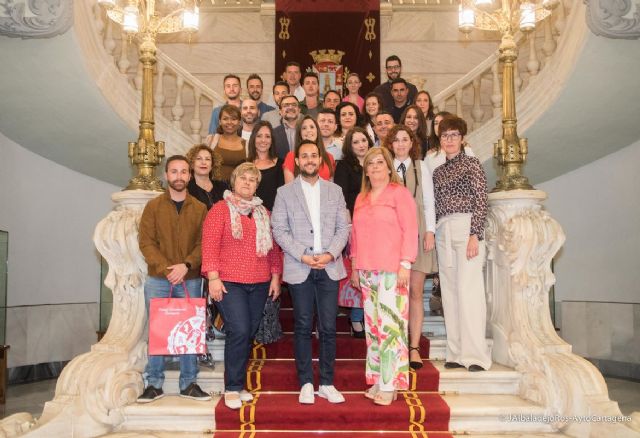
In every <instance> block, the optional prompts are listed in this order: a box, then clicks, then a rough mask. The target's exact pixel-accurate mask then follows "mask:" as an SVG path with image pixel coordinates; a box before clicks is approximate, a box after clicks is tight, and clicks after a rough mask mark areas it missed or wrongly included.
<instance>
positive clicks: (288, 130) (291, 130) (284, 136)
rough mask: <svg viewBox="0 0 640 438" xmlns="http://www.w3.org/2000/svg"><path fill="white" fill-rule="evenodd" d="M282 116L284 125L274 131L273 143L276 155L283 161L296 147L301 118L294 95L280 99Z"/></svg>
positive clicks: (298, 105)
mask: <svg viewBox="0 0 640 438" xmlns="http://www.w3.org/2000/svg"><path fill="white" fill-rule="evenodd" d="M280 116H281V118H282V123H281V124H280V126H278V127H277V128H275V129H274V130H273V141H274V145H275V149H276V155H278V158H282V159H283V160H284V159H285V157H286V156H287V154H288V153H289V152H291V151H293V149H294V148H295V146H296V125H297V123H298V119H299V118H300V104H299V102H298V99H297V98H296V97H295V96H293V95H291V94H290V95H287V96H284V97H283V98H282V99H280Z"/></svg>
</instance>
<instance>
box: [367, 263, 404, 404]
mask: <svg viewBox="0 0 640 438" xmlns="http://www.w3.org/2000/svg"><path fill="white" fill-rule="evenodd" d="M359 275H360V288H361V290H362V297H363V299H364V326H365V332H366V340H367V363H366V371H365V376H366V379H367V384H368V385H375V384H378V385H379V387H380V390H382V391H393V390H396V389H399V390H406V389H409V349H408V345H409V342H408V327H407V326H408V320H409V290H408V289H407V288H406V287H403V288H398V287H397V279H398V275H397V273H395V272H383V271H364V270H360V272H359Z"/></svg>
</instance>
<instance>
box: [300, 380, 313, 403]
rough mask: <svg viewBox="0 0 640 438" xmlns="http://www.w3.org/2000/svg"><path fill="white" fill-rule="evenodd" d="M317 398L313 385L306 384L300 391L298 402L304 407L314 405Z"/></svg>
mask: <svg viewBox="0 0 640 438" xmlns="http://www.w3.org/2000/svg"><path fill="white" fill-rule="evenodd" d="M315 401H316V400H315V397H314V395H313V384H312V383H305V384H304V385H302V388H301V389H300V396H298V402H300V403H301V404H303V405H312V404H314V403H315Z"/></svg>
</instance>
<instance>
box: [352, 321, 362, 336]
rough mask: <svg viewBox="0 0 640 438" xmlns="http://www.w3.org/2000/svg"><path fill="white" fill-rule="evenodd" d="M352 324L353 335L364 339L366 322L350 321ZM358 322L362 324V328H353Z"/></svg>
mask: <svg viewBox="0 0 640 438" xmlns="http://www.w3.org/2000/svg"><path fill="white" fill-rule="evenodd" d="M349 322H350V324H351V336H353V337H354V338H357V339H364V323H363V322H362V321H349ZM354 323H358V324H360V326H362V330H356V329H355V328H353V324H354Z"/></svg>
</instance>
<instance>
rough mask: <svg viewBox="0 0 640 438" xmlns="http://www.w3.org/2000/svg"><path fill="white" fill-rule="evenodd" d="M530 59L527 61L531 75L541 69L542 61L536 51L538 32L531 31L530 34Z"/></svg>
mask: <svg viewBox="0 0 640 438" xmlns="http://www.w3.org/2000/svg"><path fill="white" fill-rule="evenodd" d="M528 38H529V60H528V61H527V71H528V72H529V74H530V75H531V76H535V75H537V74H538V71H540V61H538V55H537V53H536V34H535V32H531V33H530V34H529V37H528Z"/></svg>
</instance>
